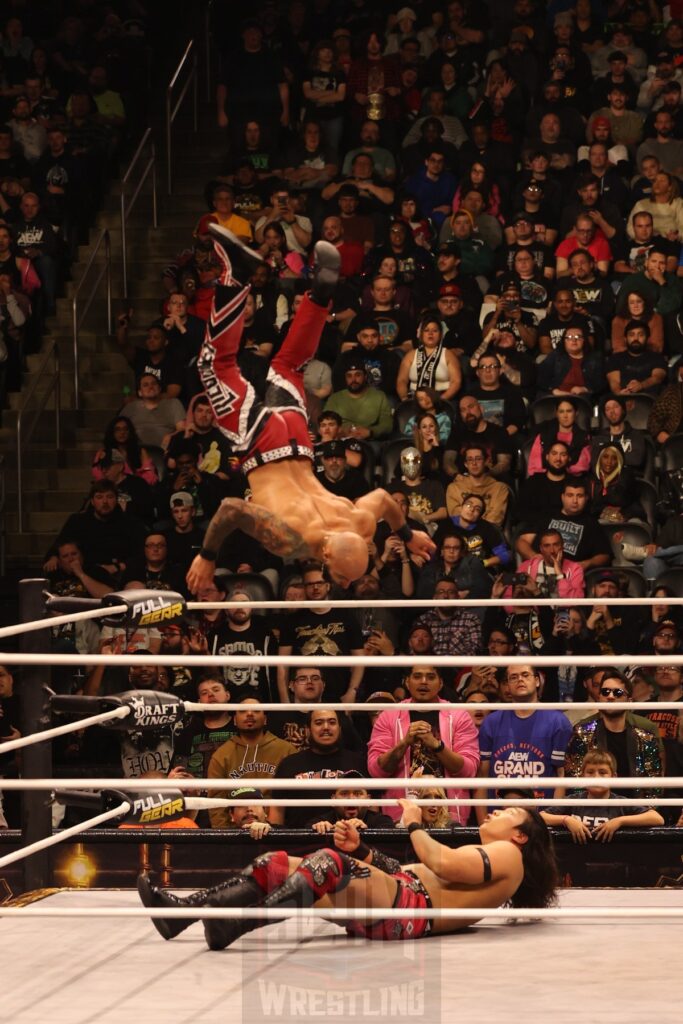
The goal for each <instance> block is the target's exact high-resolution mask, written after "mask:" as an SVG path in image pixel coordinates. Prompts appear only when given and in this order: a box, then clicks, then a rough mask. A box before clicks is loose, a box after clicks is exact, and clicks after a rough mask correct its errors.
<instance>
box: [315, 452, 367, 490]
mask: <svg viewBox="0 0 683 1024" xmlns="http://www.w3.org/2000/svg"><path fill="white" fill-rule="evenodd" d="M322 463H323V471H322V473H321V474H320V475H319V476H318V480H319V481H320V483H321V484H322V485H323V487H324V488H325V490H327V491H330V492H331V493H332V494H337V495H339V496H341V497H343V498H348V499H349V501H355V500H356V498H360V497H361V496H362V495H363V494H367V493H368V491H369V489H370V488H369V487H368V484H367V482H366V480H365V477H364V476H363V474H362V473H361V472H360V470H358V469H350V468H349V466H348V465H347V462H346V445H345V444H344V442H343V441H326V442H325V444H324V445H323V446H322Z"/></svg>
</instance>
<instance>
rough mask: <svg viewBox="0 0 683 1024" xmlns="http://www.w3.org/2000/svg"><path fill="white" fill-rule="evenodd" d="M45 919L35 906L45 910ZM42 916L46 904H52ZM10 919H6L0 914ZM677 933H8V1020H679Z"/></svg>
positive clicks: (78, 924)
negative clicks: (231, 936)
mask: <svg viewBox="0 0 683 1024" xmlns="http://www.w3.org/2000/svg"><path fill="white" fill-rule="evenodd" d="M47 898H48V899H49V901H50V904H52V905H54V906H56V905H57V904H59V905H61V906H67V907H70V908H74V909H76V908H79V907H96V906H116V907H128V906H139V903H138V901H137V896H136V894H135V893H134V892H133V891H130V890H94V891H87V892H79V891H62V892H58V893H56V894H54V895H52V896H49V897H47ZM634 903H635V904H636V905H638V906H647V907H650V906H651V907H671V906H683V890H671V889H655V890H652V889H629V890H624V889H621V890H619V889H571V890H564V891H563V893H562V900H561V905H562V906H566V907H576V906H579V907H582V906H586V907H616V906H626V905H633V904H634ZM36 905H37V904H36ZM43 905H45V904H43ZM1 914H2V911H1V909H0V915H1ZM681 949H683V917H682V918H681V920H680V921H678V920H674V921H664V920H661V919H660V920H657V919H656V918H652V919H649V918H647V919H642V920H637V921H605V922H604V923H600V921H599V918H597V917H592V918H590V919H586V920H576V921H575V920H572V921H570V920H566V921H558V922H555V921H546V922H542V923H536V924H533V923H521V924H517V925H509V924H499V923H498V922H491V923H489V924H485V923H484V924H481V925H479V926H477V927H476V928H472V929H470V930H469V931H468V932H463V933H461V934H459V935H450V936H443V937H440V938H433V939H427V940H425V941H421V942H404V943H379V942H367V941H365V940H361V939H349V938H347V937H346V935H345V933H344V932H342V931H341V930H340V929H339V928H337V927H335V926H334V925H332V924H326V923H325V922H322V921H319V920H314V919H312V918H309V919H300V920H299V921H298V922H297V921H287V922H284V923H281V924H274V925H270V926H268V927H267V928H264V929H260V930H259V931H257V932H252V933H251V934H250V935H247V936H245V937H244V938H243V939H242V940H240V942H239V943H236V944H235V945H234V946H233V947H231V948H230V949H228V950H225V951H224V952H222V953H210V952H209V951H208V950H207V948H206V945H205V943H204V936H203V931H202V928H201V925H194V926H193V927H192V928H190V929H188V931H187V932H185V933H184V934H183V935H181V936H179V937H178V938H177V939H175V940H174V941H173V942H164V941H163V940H162V939H161V938H160V937H159V936H158V935H157V933H156V931H155V930H154V929H153V928H152V925H151V924H150V923H148V922H146V921H144V920H140V919H132V918H131V919H130V920H106V919H102V920H98V919H94V920H93V919H89V920H85V919H82V920H78V919H77V918H75V917H74V918H73V919H71V918H69V919H64V918H57V919H40V918H36V920H35V922H33V921H31V920H30V918H29V919H28V920H21V921H18V920H16V921H9V920H5V921H2V920H0V962H1V963H2V982H0V1020H2V1021H13V1022H22V1024H23V1022H29V1021H30V1022H36V1024H44V1022H45V1021H50V1024H114V1022H116V1024H120V1022H121V1021H126V1022H128V1024H143V1022H144V1024H153V1022H156V1021H160V1022H161V1021H163V1022H165V1024H217V1022H219V1021H224V1020H230V1021H231V1024H237V1022H238V1021H243V1022H244V1024H258V1022H260V1021H265V1020H268V1021H271V1022H272V1021H273V1020H283V1021H293V1020H306V1019H309V1018H310V1019H323V1018H330V1019H333V1020H336V1021H342V1022H343V1021H352V1020H359V1019H360V1020H365V1019H368V1020H370V1019H373V1018H385V1019H387V1018H389V1017H390V1018H392V1019H393V1020H395V1021H403V1020H409V1019H410V1020H413V1019H414V1020H426V1021H429V1022H430V1024H437V1022H439V1021H443V1022H449V1024H451V1022H453V1021H457V1022H458V1024H469V1022H475V1021H476V1022H477V1024H500V1021H501V1020H509V1019H511V1018H512V1019H518V1020H524V1019H529V1017H530V1015H531V1016H532V1017H533V1018H534V1019H536V1020H545V1021H552V1022H553V1024H557V1022H569V1021H571V1022H573V1024H576V1022H577V1021H580V1022H582V1024H592V1022H598V1021H599V1022H600V1024H617V1022H619V1024H629V1022H633V1024H635V1022H636V1021H637V1022H638V1024H668V1022H673V1021H676V1022H679V1021H680V1020H681V1001H680V995H679V993H678V985H677V982H676V976H677V973H676V972H677V970H678V967H677V966H676V965H677V962H678V960H679V959H680V950H681Z"/></svg>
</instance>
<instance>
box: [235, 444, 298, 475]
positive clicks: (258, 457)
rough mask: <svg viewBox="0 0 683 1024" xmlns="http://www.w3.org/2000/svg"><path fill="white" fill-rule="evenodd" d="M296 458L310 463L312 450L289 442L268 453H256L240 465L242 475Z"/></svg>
mask: <svg viewBox="0 0 683 1024" xmlns="http://www.w3.org/2000/svg"><path fill="white" fill-rule="evenodd" d="M297 458H301V459H310V460H311V462H312V461H313V458H314V453H313V449H312V448H307V447H305V446H304V445H300V444H298V443H297V442H296V441H295V440H291V441H290V442H289V444H287V445H283V446H282V447H281V448H271V450H270V451H268V452H256V453H255V454H254V455H252V456H251V457H250V458H248V459H245V461H244V462H243V463H242V471H243V472H244V473H251V471H252V470H253V469H258V467H259V466H264V465H265V464H266V463H267V462H280V461H281V460H282V459H297Z"/></svg>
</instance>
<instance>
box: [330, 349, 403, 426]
mask: <svg viewBox="0 0 683 1024" xmlns="http://www.w3.org/2000/svg"><path fill="white" fill-rule="evenodd" d="M344 383H345V384H346V387H345V388H343V389H341V390H340V391H335V392H333V394H332V395H331V396H330V397H329V398H328V400H327V402H326V403H325V409H326V410H328V409H331V410H333V411H334V412H337V413H339V415H340V416H341V418H342V420H343V424H342V432H343V434H344V436H345V437H353V438H358V439H359V440H368V439H371V440H382V439H384V438H386V437H388V435H389V434H390V433H391V430H392V427H393V415H392V411H391V406H390V404H389V399H388V398H387V396H386V395H385V394H384V392H383V391H379V390H378V389H377V388H373V387H370V386H369V384H368V376H367V372H366V369H365V361H364V360H363V359H361V358H359V357H358V356H355V357H351V358H350V359H349V362H348V363H347V364H346V368H345V372H344Z"/></svg>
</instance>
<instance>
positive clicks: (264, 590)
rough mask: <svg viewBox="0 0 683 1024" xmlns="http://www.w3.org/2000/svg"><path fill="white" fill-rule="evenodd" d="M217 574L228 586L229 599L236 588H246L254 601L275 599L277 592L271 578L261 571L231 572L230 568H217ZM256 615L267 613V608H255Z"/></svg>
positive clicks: (226, 586)
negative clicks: (263, 574)
mask: <svg viewBox="0 0 683 1024" xmlns="http://www.w3.org/2000/svg"><path fill="white" fill-rule="evenodd" d="M215 574H216V576H218V577H219V579H220V580H221V582H222V584H223V585H224V586H225V588H226V594H227V600H230V594H231V593H233V591H235V590H244V591H246V593H247V594H249V596H250V597H251V599H252V601H274V600H275V593H274V591H273V587H272V585H271V583H270V580H269V579H267V578H266V577H265V576H262V575H261V573H260V572H230V570H229V569H216V573H215ZM253 614H254V615H267V614H268V611H267V609H260V608H257V609H255V611H254V613H253Z"/></svg>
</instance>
